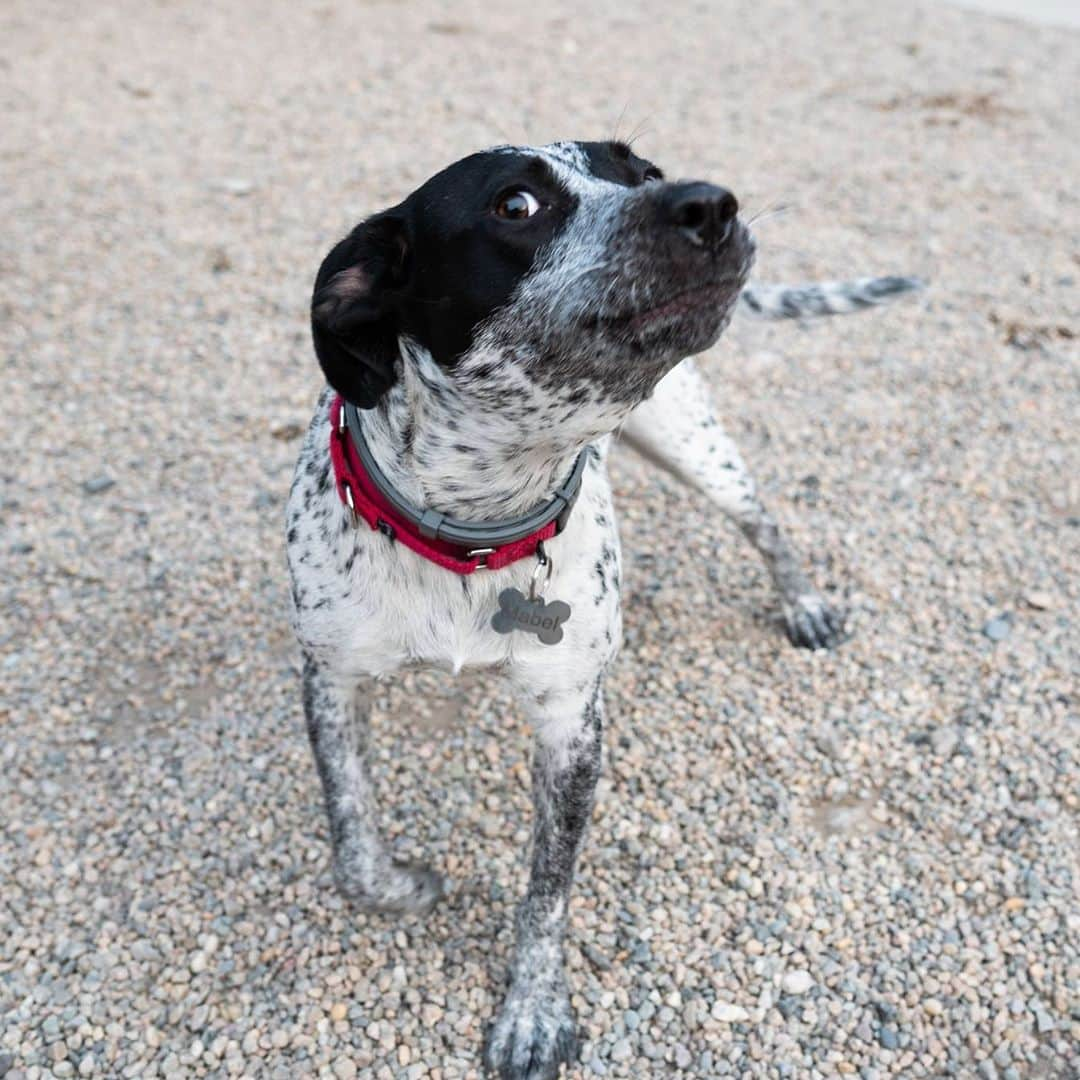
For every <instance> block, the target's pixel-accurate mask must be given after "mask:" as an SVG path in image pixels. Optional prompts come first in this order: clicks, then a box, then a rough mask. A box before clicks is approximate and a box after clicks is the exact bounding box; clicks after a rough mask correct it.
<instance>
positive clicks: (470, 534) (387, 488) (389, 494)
mask: <svg viewBox="0 0 1080 1080" xmlns="http://www.w3.org/2000/svg"><path fill="white" fill-rule="evenodd" d="M343 413H344V417H345V423H346V426H347V427H348V429H349V436H350V437H351V438H352V442H353V446H355V447H356V453H357V455H358V456H359V458H360V463H361V464H362V465H363V466H364V472H366V473H367V475H368V477H369V478H370V480H371V483H372V484H373V485H374V486H375V487H376V488H377V489H378V490H379V493H380V494H381V495H382V497H383V498H384V499H386V501H387V502H388V503H389V504H390V505H391V506H392V507H393V508H394V512H395V513H396V514H399V515H400V516H401V517H403V518H404V519H405V520H406V521H409V522H411V523H412V524H413V525H414V526H415V527H416V529H417V531H418V532H419V533H420V535H421V536H426V537H427V538H428V539H429V540H443V541H445V542H446V543H449V544H460V545H461V546H462V547H465V548H471V549H480V550H483V549H484V548H497V547H502V545H503V544H511V543H513V542H514V541H515V540H522V539H524V538H525V537H526V536H531V535H532V534H533V533H535V532H538V531H539V530H540V529H542V528H543V527H544V526H545V525H547V524H549V523H550V522H552V521H554V522H556V527H555V532H556V533H560V532H562V530H563V528H564V527H565V525H566V521H567V519H568V518H569V517H570V511H571V510H572V509H573V508H574V503H575V502H576V501H577V497H578V493H579V492H580V491H581V476H582V473H583V472H584V471H585V459H586V454H585V451H582V452H581V453H580V454H578V456H577V460H576V461H575V462H574V467H573V468H572V469H571V470H570V475H569V476H567V478H566V479H565V480H564V481H563V482H562V484H560V485H559V487H557V488H556V489H555V494H554V495H553V496H552V497H551V499H550V500H548V502H546V503H543V504H542V505H541V506H538V507H536V508H535V509H533V510H530V511H529V512H528V513H527V514H524V515H522V516H521V517H517V518H510V519H508V520H506V521H461V520H459V519H458V518H453V517H450V516H449V515H448V514H440V513H439V512H438V511H437V510H419V509H417V508H416V507H414V506H412V505H410V504H409V503H408V502H406V500H405V499H404V498H403V497H402V496H401V494H400V493H399V492H398V490H397V489H396V488H395V487H394V486H393V485H392V484H391V483H390V481H389V480H387V479H386V476H385V475H384V474H383V471H382V470H381V469H380V468H379V466H378V464H377V463H376V461H375V458H374V457H373V456H372V453H371V449H370V448H369V447H368V444H367V442H366V440H365V439H364V433H363V431H362V429H361V426H360V416H359V413H358V412H357V409H356V406H355V405H353V404H351V403H350V402H348V401H346V402H345V408H344V410H343Z"/></svg>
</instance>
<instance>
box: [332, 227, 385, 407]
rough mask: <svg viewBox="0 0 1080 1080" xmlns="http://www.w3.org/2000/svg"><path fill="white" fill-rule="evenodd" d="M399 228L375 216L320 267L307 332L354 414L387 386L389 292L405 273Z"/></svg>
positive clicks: (367, 405)
mask: <svg viewBox="0 0 1080 1080" xmlns="http://www.w3.org/2000/svg"><path fill="white" fill-rule="evenodd" d="M405 255H406V241H405V229H404V223H403V222H402V221H401V220H400V219H397V218H393V217H390V216H379V217H376V218H372V219H370V220H369V221H365V222H363V223H362V224H360V225H357V227H356V228H355V229H353V231H352V232H351V233H349V235H348V236H347V237H345V239H344V240H342V241H341V242H340V243H339V244H337V245H336V247H334V249H333V250H332V251H331V252H330V254H329V255H327V256H326V258H325V259H324V260H323V264H322V266H321V267H319V273H318V275H317V276H316V278H315V291H314V293H313V294H312V297H311V333H312V337H313V338H314V341H315V355H316V356H317V357H318V358H319V365H320V366H321V367H322V369H323V374H324V375H325V376H326V381H327V382H328V383H329V384H330V385H331V386H332V387H333V388H334V389H335V390H336V391H337V392H338V393H339V394H341V396H342V397H343V398H345V400H346V401H351V402H352V403H353V404H354V405H355V406H356V407H357V408H359V409H370V408H372V407H373V406H374V405H375V404H376V403H377V402H378V400H379V398H381V397H382V396H383V394H385V393H386V391H387V390H389V389H390V387H391V386H393V385H394V379H395V378H396V372H395V367H394V365H395V362H396V360H397V356H398V325H397V316H396V312H395V304H394V295H393V294H394V289H395V288H396V287H398V286H400V285H401V283H402V277H403V273H404V265H405Z"/></svg>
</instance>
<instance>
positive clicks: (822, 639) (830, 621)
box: [784, 593, 847, 649]
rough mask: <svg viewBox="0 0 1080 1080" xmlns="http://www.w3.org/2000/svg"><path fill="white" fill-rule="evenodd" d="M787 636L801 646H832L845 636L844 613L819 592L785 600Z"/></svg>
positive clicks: (809, 647) (821, 647) (793, 642)
mask: <svg viewBox="0 0 1080 1080" xmlns="http://www.w3.org/2000/svg"><path fill="white" fill-rule="evenodd" d="M784 623H785V626H786V628H787V636H788V638H789V639H790V641H791V643H792V644H793V645H797V646H798V647H799V648H800V649H832V648H835V647H836V646H837V645H839V644H840V642H841V641H843V640H845V638H846V637H847V635H846V634H845V632H844V616H843V614H842V613H841V612H839V611H837V610H836V609H835V608H831V607H829V605H828V604H826V603H825V601H824V600H823V599H822V598H821V597H820V596H818V594H817V593H805V594H804V595H803V596H799V597H797V598H796V599H795V600H794V601H793V602H792V603H785V604H784Z"/></svg>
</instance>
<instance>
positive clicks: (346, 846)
mask: <svg viewBox="0 0 1080 1080" xmlns="http://www.w3.org/2000/svg"><path fill="white" fill-rule="evenodd" d="M304 716H305V719H306V721H307V730H308V738H309V739H310V740H311V749H312V752H313V753H314V755H315V764H316V766H317V768H318V770H319V779H320V780H321V781H322V788H323V795H324V797H325V799H326V813H327V817H328V818H329V822H330V841H331V844H332V845H333V860H334V879H335V880H336V882H337V885H338V888H339V889H340V890H341V892H342V893H343V894H344V895H345V896H346V897H347V898H348V899H349V900H352V901H353V902H355V903H356V904H358V905H360V906H362V907H364V908H367V909H368V910H373V911H388V912H402V913H404V912H414V913H418V914H422V913H424V912H426V911H428V910H429V909H430V908H431V907H432V905H433V904H434V903H435V902H436V901H437V900H438V899H439V898H440V897H441V896H442V891H443V890H442V879H441V878H440V877H439V875H438V874H436V873H434V872H433V871H431V870H429V869H427V868H426V867H422V866H411V865H408V864H405V863H401V862H398V861H397V860H395V859H393V858H391V857H390V855H389V853H388V852H387V850H386V847H385V844H384V843H383V839H382V836H381V835H380V833H379V830H378V824H377V821H376V817H377V809H376V805H375V799H374V793H373V790H372V785H371V777H370V776H369V774H368V768H367V742H368V708H367V703H366V701H363V700H361V694H360V691H359V688H358V687H357V686H356V683H355V680H353V679H351V678H341V677H335V676H334V675H333V674H332V673H331V672H330V671H328V670H327V669H325V668H321V667H319V666H318V665H317V664H316V663H315V662H314V661H313V660H311V659H306V660H305V662H304Z"/></svg>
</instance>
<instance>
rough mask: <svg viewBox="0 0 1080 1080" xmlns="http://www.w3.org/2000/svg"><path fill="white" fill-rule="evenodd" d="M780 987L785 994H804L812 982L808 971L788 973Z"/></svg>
mask: <svg viewBox="0 0 1080 1080" xmlns="http://www.w3.org/2000/svg"><path fill="white" fill-rule="evenodd" d="M780 985H781V987H782V988H783V991H784V993H785V994H792V995H797V994H805V993H806V991H807V990H809V989H810V987H811V986H813V985H814V980H813V978H812V977H811V975H810V972H809V971H789V972H788V973H787V974H786V975H785V976H784V979H783V981H782V982H781V984H780Z"/></svg>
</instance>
